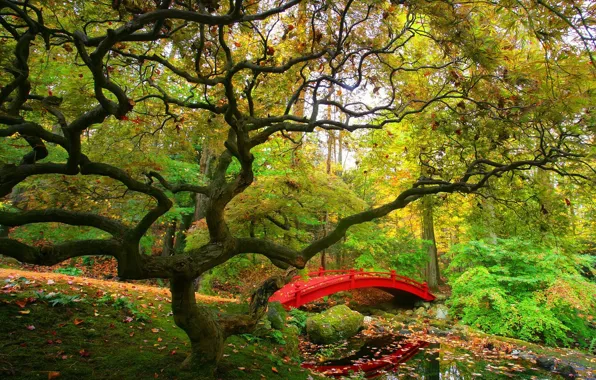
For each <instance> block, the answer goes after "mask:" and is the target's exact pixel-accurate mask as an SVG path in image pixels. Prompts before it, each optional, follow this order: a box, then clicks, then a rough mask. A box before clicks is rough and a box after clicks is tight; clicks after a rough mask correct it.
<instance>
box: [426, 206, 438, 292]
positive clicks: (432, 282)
mask: <svg viewBox="0 0 596 380" xmlns="http://www.w3.org/2000/svg"><path fill="white" fill-rule="evenodd" d="M422 239H424V240H427V241H429V242H430V245H429V246H428V264H427V267H426V282H427V283H428V287H429V288H430V289H432V290H436V289H438V287H439V281H440V276H439V260H438V259H437V242H436V240H435V226H434V220H433V202H432V197H431V196H428V195H427V196H425V197H423V198H422Z"/></svg>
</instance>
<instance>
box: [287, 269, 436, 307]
mask: <svg viewBox="0 0 596 380" xmlns="http://www.w3.org/2000/svg"><path fill="white" fill-rule="evenodd" d="M308 276H309V277H325V276H330V277H329V279H327V280H323V281H319V282H317V283H315V284H306V285H302V284H300V283H299V282H298V283H296V285H295V287H294V290H295V297H296V299H297V301H298V302H300V297H301V296H302V295H306V294H308V293H310V292H312V291H316V290H318V289H321V288H324V287H326V286H329V285H331V284H336V283H340V282H344V281H346V280H350V281H351V282H352V285H354V284H355V282H356V279H358V278H360V279H362V278H370V277H379V278H386V279H391V281H392V283H394V284H395V283H396V282H398V281H399V282H403V283H406V284H409V285H412V286H414V287H415V288H418V289H419V290H421V291H423V292H424V293H428V285H427V284H426V283H420V282H418V281H415V280H412V279H411V278H409V277H405V276H401V275H398V274H397V273H396V272H395V270H391V271H389V272H365V271H364V270H363V269H358V270H355V269H339V270H337V269H336V270H324V269H323V268H319V270H318V271H316V272H310V273H308ZM300 278H301V277H300V276H296V277H294V279H300Z"/></svg>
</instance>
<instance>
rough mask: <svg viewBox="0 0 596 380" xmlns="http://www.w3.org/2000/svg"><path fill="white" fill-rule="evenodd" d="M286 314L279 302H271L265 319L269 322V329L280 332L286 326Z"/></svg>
mask: <svg viewBox="0 0 596 380" xmlns="http://www.w3.org/2000/svg"><path fill="white" fill-rule="evenodd" d="M287 316H288V313H287V312H286V309H284V307H283V306H282V304H281V302H271V303H269V306H268V308H267V319H268V320H269V322H271V327H273V328H274V329H276V330H281V329H283V328H284V326H285V324H286V317H287Z"/></svg>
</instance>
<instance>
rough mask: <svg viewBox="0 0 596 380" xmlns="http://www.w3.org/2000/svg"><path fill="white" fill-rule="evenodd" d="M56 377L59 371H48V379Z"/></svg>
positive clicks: (58, 375)
mask: <svg viewBox="0 0 596 380" xmlns="http://www.w3.org/2000/svg"><path fill="white" fill-rule="evenodd" d="M58 377H60V372H57V371H50V372H48V380H52V379H55V378H58Z"/></svg>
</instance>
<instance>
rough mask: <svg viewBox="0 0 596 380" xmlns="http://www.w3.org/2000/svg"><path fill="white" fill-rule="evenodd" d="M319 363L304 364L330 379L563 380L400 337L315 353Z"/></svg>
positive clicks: (514, 362) (512, 362) (525, 367)
mask: <svg viewBox="0 0 596 380" xmlns="http://www.w3.org/2000/svg"><path fill="white" fill-rule="evenodd" d="M309 357H310V358H311V359H312V358H314V357H316V358H317V359H316V360H312V361H310V362H306V363H305V364H303V366H304V367H306V368H311V369H312V370H315V371H317V372H322V373H324V374H326V375H328V376H330V377H341V376H342V375H344V376H349V374H350V373H354V372H360V371H363V372H364V374H365V376H366V377H367V378H374V379H379V380H397V379H424V380H439V379H441V380H443V379H448V380H468V379H470V380H471V379H475V380H477V379H488V380H492V379H495V380H496V379H536V380H538V379H541V380H542V379H561V377H560V376H558V375H555V374H552V373H550V372H546V371H543V370H540V369H537V368H531V367H529V365H531V364H530V363H528V362H523V361H519V360H509V361H498V360H490V361H489V360H482V359H479V358H477V357H475V356H474V355H473V354H472V353H470V352H467V351H465V350H462V349H461V348H458V347H452V346H449V345H446V344H439V343H431V344H429V343H426V342H407V341H405V340H403V338H400V337H398V336H394V335H387V336H382V337H375V338H364V339H360V340H359V341H358V340H355V341H354V340H352V341H350V343H349V344H348V345H347V346H346V347H344V348H343V349H341V350H339V351H335V352H329V351H325V349H324V348H323V349H322V350H320V352H312V353H311V355H309Z"/></svg>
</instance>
